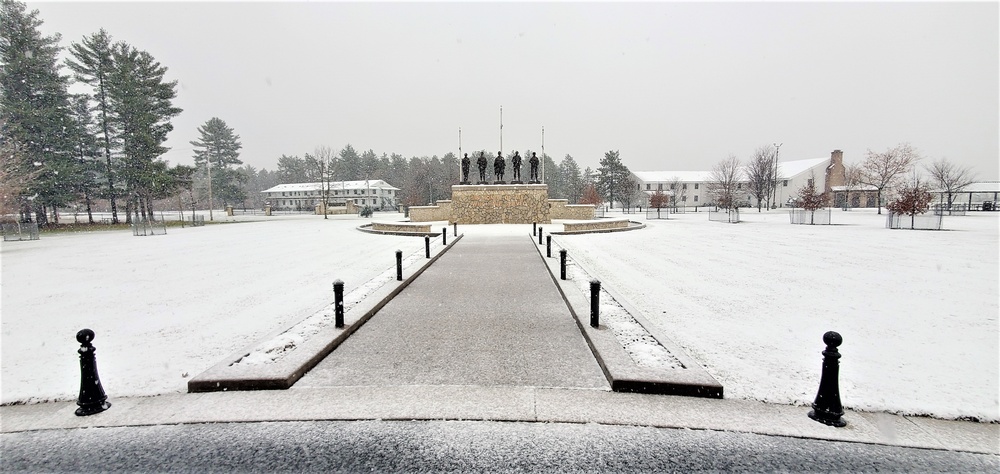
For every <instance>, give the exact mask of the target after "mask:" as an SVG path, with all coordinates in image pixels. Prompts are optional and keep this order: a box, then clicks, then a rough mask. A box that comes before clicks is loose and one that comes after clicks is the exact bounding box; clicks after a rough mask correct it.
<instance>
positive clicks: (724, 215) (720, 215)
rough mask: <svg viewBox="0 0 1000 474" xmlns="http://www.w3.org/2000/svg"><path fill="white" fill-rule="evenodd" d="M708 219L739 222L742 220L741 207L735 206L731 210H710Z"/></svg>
mask: <svg viewBox="0 0 1000 474" xmlns="http://www.w3.org/2000/svg"><path fill="white" fill-rule="evenodd" d="M708 220H710V221H715V222H728V223H730V224H738V223H739V222H740V209H739V208H735V209H731V210H722V211H708Z"/></svg>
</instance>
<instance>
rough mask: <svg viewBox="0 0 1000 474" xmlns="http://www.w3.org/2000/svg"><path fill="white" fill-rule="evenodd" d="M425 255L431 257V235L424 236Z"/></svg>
mask: <svg viewBox="0 0 1000 474" xmlns="http://www.w3.org/2000/svg"><path fill="white" fill-rule="evenodd" d="M424 256H425V257H427V258H431V236H429V235H425V236H424Z"/></svg>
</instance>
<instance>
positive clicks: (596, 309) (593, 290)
mask: <svg viewBox="0 0 1000 474" xmlns="http://www.w3.org/2000/svg"><path fill="white" fill-rule="evenodd" d="M600 313H601V282H600V281H598V280H590V327H595V328H596V327H597V326H600V324H601V315H600Z"/></svg>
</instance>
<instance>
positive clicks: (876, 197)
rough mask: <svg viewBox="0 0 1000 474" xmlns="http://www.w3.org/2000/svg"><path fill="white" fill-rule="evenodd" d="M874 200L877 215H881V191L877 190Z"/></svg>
mask: <svg viewBox="0 0 1000 474" xmlns="http://www.w3.org/2000/svg"><path fill="white" fill-rule="evenodd" d="M875 199H876V201H877V202H876V203H875V204H876V205H877V206H878V213H879V215H881V214H882V189H879V190H878V192H876V193H875Z"/></svg>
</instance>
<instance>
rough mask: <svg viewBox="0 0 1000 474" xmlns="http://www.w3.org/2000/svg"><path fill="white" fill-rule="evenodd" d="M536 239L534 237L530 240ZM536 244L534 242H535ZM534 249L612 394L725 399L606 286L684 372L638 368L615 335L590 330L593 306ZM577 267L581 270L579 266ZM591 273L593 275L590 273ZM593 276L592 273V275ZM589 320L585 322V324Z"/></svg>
mask: <svg viewBox="0 0 1000 474" xmlns="http://www.w3.org/2000/svg"><path fill="white" fill-rule="evenodd" d="M529 237H533V236H529ZM532 242H533V243H534V242H535V241H534V238H532ZM535 249H536V250H537V251H538V255H539V256H540V257H541V258H542V260H543V261H544V262H545V265H546V267H547V268H548V270H549V276H550V277H552V281H553V282H555V284H556V287H558V288H559V293H560V294H561V295H562V297H563V300H564V301H565V302H566V306H567V307H569V310H570V313H572V314H573V318H574V319H575V320H576V324H577V326H578V327H579V328H580V332H582V333H583V337H584V338H585V339H586V340H587V344H588V345H589V346H590V349H591V351H593V353H594V357H595V358H597V362H598V364H600V366H601V370H603V371H604V375H605V377H607V379H608V382H609V383H610V384H611V390H613V391H616V392H636V393H656V394H661V395H682V396H690V397H705V398H723V387H722V384H720V383H719V382H718V381H717V380H715V378H714V377H712V376H711V375H710V374H709V373H708V371H706V370H705V369H704V368H702V367H701V365H700V364H698V362H697V361H695V360H694V359H693V358H691V357H690V356H689V355H688V354H687V353H686V352H684V350H683V349H681V348H680V346H678V345H677V344H675V343H674V342H673V341H672V340H670V338H668V337H667V336H666V335H665V334H663V332H662V331H660V330H659V329H658V328H656V327H654V326H653V325H652V324H650V323H649V321H648V320H646V318H644V317H643V316H642V315H641V314H640V312H639V311H638V310H637V309H636V308H635V307H633V306H632V305H631V304H630V303H629V302H628V301H626V300H625V299H624V298H622V297H621V296H620V295H619V294H618V293H617V292H616V291H614V290H613V289H612V288H610V287H609V286H603V289H604V290H605V291H607V292H608V293H609V294H611V296H612V297H613V298H614V299H615V300H616V301H617V302H618V303H619V304H620V305H622V307H623V308H624V309H625V311H627V312H628V313H629V314H630V315H632V317H633V318H635V320H636V322H638V323H639V324H640V325H641V326H642V327H643V328H645V329H646V331H647V332H649V334H650V335H651V336H652V337H653V338H654V339H656V341H657V342H658V343H660V345H662V346H663V347H664V348H665V349H666V350H667V351H668V352H670V354H671V355H673V356H674V357H675V358H676V359H677V360H678V361H679V362H680V363H681V365H682V366H683V367H684V368H683V369H651V368H646V367H639V366H637V365H636V364H635V362H633V361H632V358H631V357H630V356H629V355H628V354H627V353H626V352H625V350H624V349H623V348H622V346H621V344H620V343H619V342H618V340H617V339H616V338H615V335H614V333H612V332H611V330H610V329H609V328H608V327H607V326H604V325H600V326H598V327H597V328H593V327H591V326H590V319H589V318H590V302H589V300H588V298H587V297H586V296H585V295H584V294H583V293H582V292H581V291H580V290H579V289H578V288H577V287H576V284H575V283H574V282H573V281H572V280H566V281H563V280H561V279H559V273H560V269H559V259H558V258H556V257H553V258H547V257H546V256H545V255H544V254H543V253H542V246H541V245H537V244H536V247H535ZM574 264H576V265H578V266H580V268H583V269H584V270H585V271H586V268H584V267H583V266H581V265H580V264H579V262H575V261H574ZM588 273H590V272H589V271H588ZM591 274H593V273H591ZM584 318H586V321H585V320H584Z"/></svg>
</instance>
